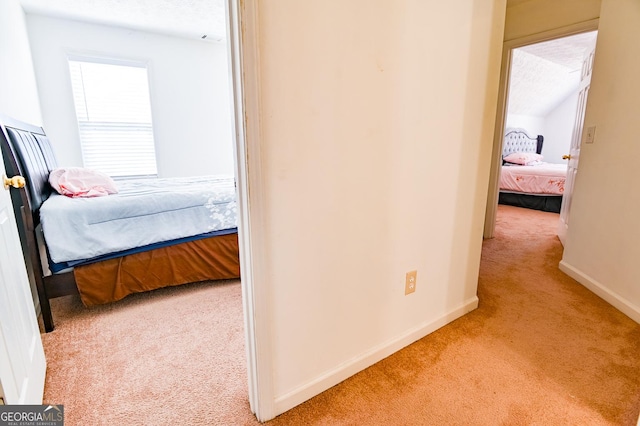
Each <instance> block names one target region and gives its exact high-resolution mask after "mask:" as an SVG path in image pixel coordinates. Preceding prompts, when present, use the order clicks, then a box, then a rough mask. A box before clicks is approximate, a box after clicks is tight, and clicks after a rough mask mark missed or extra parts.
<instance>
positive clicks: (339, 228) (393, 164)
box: [248, 0, 505, 412]
mask: <svg viewBox="0 0 640 426" xmlns="http://www.w3.org/2000/svg"><path fill="white" fill-rule="evenodd" d="M258 6H259V22H258V27H259V34H258V37H259V43H258V46H259V52H258V53H259V58H260V63H259V75H258V77H259V79H260V82H261V88H262V89H261V92H260V102H261V110H260V120H261V123H262V133H261V134H260V137H259V138H257V139H256V140H255V141H254V143H255V144H257V146H252V145H249V146H248V155H249V157H251V156H252V155H261V158H262V170H261V174H262V179H261V185H260V186H259V187H258V188H254V190H255V192H258V193H260V194H261V199H263V200H264V206H263V208H262V210H261V211H252V212H251V213H252V214H256V215H260V217H261V218H262V220H263V223H264V225H263V226H262V227H260V228H259V229H255V230H253V233H254V235H256V239H259V240H260V241H266V247H265V250H264V253H261V255H262V256H264V259H261V263H263V262H264V264H265V265H266V270H267V271H268V274H267V276H266V277H264V282H263V281H260V282H262V283H263V285H264V286H265V287H266V288H267V289H268V295H269V296H268V299H269V302H270V304H271V306H272V310H271V313H270V316H271V317H270V318H263V319H262V320H263V321H268V322H269V324H270V328H271V332H272V340H271V342H270V351H271V353H272V356H273V368H272V370H273V390H274V392H275V395H276V401H275V406H276V411H277V412H281V411H283V410H286V409H287V408H290V407H291V406H293V405H295V404H297V403H300V402H302V401H303V400H304V399H306V398H308V397H310V396H312V395H313V394H315V393H317V392H319V391H321V390H323V389H326V388H327V387H329V386H332V385H333V384H335V383H336V382H338V381H340V380H342V379H344V378H345V377H346V376H348V375H349V374H353V373H354V372H356V371H358V370H360V369H362V368H364V367H366V366H368V365H370V364H371V363H373V362H375V361H377V360H379V359H380V358H382V357H384V356H386V355H388V354H389V353H390V352H393V351H394V350H397V349H399V348H400V347H401V346H403V345H406V344H408V343H410V342H411V341H413V340H415V339H417V338H419V337H422V336H423V335H425V334H427V333H429V332H431V331H433V330H435V329H436V328H438V327H440V326H442V325H444V324H445V323H447V322H449V321H451V320H453V319H454V318H456V317H458V316H460V315H462V314H464V313H465V312H467V311H468V310H470V309H473V308H475V306H476V304H477V297H476V290H477V279H478V267H479V260H480V251H481V244H482V224H483V216H484V207H485V203H486V188H487V185H488V175H489V164H490V156H491V149H492V140H491V138H492V134H493V123H494V120H495V105H496V99H497V87H498V79H499V63H500V53H501V43H502V29H503V27H502V25H503V22H504V10H505V2H504V1H492V0H482V1H471V0H460V1H455V2H442V1H436V0H432V1H424V0H420V1H417V0H381V1H376V2H374V3H372V2H370V1H369V0H353V1H349V2H343V1H338V0H334V1H326V0H308V1H304V2H300V1H297V0H281V1H277V2H273V1H258ZM251 119H252V118H251V117H250V120H251ZM252 149H253V151H252ZM251 173H252V172H251V171H250V174H251ZM250 200H251V198H250ZM250 207H251V205H250ZM258 236H259V238H258ZM414 269H416V270H417V271H418V279H417V290H416V292H415V293H414V294H412V295H409V296H405V295H404V280H405V273H406V272H407V271H410V270H414Z"/></svg>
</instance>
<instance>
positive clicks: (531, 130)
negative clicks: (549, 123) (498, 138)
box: [505, 114, 545, 137]
mask: <svg viewBox="0 0 640 426" xmlns="http://www.w3.org/2000/svg"><path fill="white" fill-rule="evenodd" d="M508 128H521V129H525V130H526V131H527V134H528V135H529V136H533V137H535V136H537V135H544V134H545V127H544V117H536V116H533V115H523V114H507V120H506V122H505V129H508Z"/></svg>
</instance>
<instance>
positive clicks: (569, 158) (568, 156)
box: [562, 154, 571, 160]
mask: <svg viewBox="0 0 640 426" xmlns="http://www.w3.org/2000/svg"><path fill="white" fill-rule="evenodd" d="M562 159H563V160H571V155H569V154H565V155H563V156H562Z"/></svg>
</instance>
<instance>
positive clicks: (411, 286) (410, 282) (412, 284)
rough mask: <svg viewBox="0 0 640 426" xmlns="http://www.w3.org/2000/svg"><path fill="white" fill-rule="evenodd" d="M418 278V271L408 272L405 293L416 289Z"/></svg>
mask: <svg viewBox="0 0 640 426" xmlns="http://www.w3.org/2000/svg"><path fill="white" fill-rule="evenodd" d="M417 280H418V271H410V272H407V276H406V279H405V282H404V294H405V296H406V295H407V294H411V293H413V292H414V291H416V281H417Z"/></svg>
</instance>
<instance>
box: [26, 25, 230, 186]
mask: <svg viewBox="0 0 640 426" xmlns="http://www.w3.org/2000/svg"><path fill="white" fill-rule="evenodd" d="M27 27H28V30H29V38H30V41H31V48H32V54H33V60H34V64H35V68H36V78H37V81H38V89H39V92H40V97H41V106H42V115H43V120H44V127H45V131H47V133H48V135H49V136H50V138H51V139H52V142H53V144H54V147H55V149H56V154H57V156H58V160H59V163H60V164H61V165H67V166H74V165H75V166H81V165H82V154H81V151H80V141H79V136H78V128H77V127H78V126H77V121H76V118H75V111H74V106H73V98H72V94H71V83H70V77H69V67H68V63H67V55H68V54H69V53H76V54H89V55H94V56H99V57H113V58H123V59H131V60H142V61H146V62H147V64H148V70H149V71H148V73H149V86H150V96H151V110H152V114H153V127H154V138H155V143H156V158H157V165H158V175H159V176H160V177H172V176H193V175H202V174H217V173H223V174H232V173H233V169H234V166H233V148H232V147H233V145H232V140H231V121H230V120H231V113H230V108H231V107H230V100H229V96H230V93H229V81H228V79H229V77H228V72H229V71H228V68H227V52H226V45H225V44H222V43H220V44H217V43H211V42H206V41H203V40H188V39H183V38H178V37H169V36H164V35H159V34H151V33H144V32H140V31H134V30H127V29H122V28H114V27H107V26H102V25H92V24H85V23H79V22H74V21H69V20H63V19H55V18H47V17H43V16H38V15H27Z"/></svg>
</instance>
